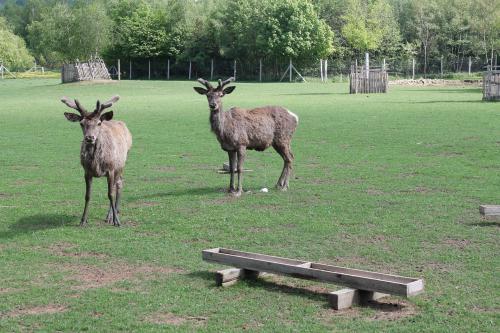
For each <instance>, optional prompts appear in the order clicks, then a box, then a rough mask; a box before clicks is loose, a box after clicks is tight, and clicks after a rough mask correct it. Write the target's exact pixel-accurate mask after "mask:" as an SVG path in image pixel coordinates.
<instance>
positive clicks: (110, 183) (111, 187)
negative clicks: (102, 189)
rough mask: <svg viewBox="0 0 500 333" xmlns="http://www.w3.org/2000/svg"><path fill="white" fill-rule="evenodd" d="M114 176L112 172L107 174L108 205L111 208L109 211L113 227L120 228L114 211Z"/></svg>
mask: <svg viewBox="0 0 500 333" xmlns="http://www.w3.org/2000/svg"><path fill="white" fill-rule="evenodd" d="M114 192H115V175H114V173H113V172H110V173H109V174H108V199H109V205H110V206H111V209H112V210H113V225H114V226H117V227H119V226H120V220H119V218H118V213H117V211H116V205H115V193H114Z"/></svg>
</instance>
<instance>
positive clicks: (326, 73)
mask: <svg viewBox="0 0 500 333" xmlns="http://www.w3.org/2000/svg"><path fill="white" fill-rule="evenodd" d="M323 69H324V70H325V75H324V77H325V82H328V59H325V66H324V67H323Z"/></svg>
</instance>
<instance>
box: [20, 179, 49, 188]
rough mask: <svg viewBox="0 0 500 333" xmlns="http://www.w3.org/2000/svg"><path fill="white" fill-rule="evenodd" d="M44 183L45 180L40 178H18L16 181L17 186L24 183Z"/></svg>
mask: <svg viewBox="0 0 500 333" xmlns="http://www.w3.org/2000/svg"><path fill="white" fill-rule="evenodd" d="M40 184H43V181H41V180H40V179H34V180H28V179H18V180H16V181H15V182H14V185H16V186H24V185H40Z"/></svg>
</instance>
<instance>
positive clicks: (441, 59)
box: [441, 56, 443, 78]
mask: <svg viewBox="0 0 500 333" xmlns="http://www.w3.org/2000/svg"><path fill="white" fill-rule="evenodd" d="M441 78H443V56H441Z"/></svg>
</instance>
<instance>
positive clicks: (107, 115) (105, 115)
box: [101, 111, 113, 121]
mask: <svg viewBox="0 0 500 333" xmlns="http://www.w3.org/2000/svg"><path fill="white" fill-rule="evenodd" d="M111 119H113V111H109V112H106V113H103V114H102V115H101V121H105V120H111Z"/></svg>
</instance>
